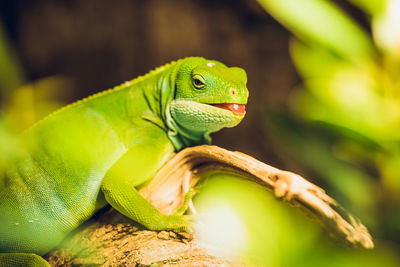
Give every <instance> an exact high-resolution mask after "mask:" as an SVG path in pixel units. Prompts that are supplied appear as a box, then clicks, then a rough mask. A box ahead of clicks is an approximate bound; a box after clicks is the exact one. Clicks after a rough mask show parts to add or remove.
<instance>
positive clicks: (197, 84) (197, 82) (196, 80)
mask: <svg viewBox="0 0 400 267" xmlns="http://www.w3.org/2000/svg"><path fill="white" fill-rule="evenodd" d="M193 85H194V87H196V88H202V87H203V86H204V82H203V79H202V78H201V77H200V76H197V75H196V76H195V77H193Z"/></svg>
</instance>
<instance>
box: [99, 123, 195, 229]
mask: <svg viewBox="0 0 400 267" xmlns="http://www.w3.org/2000/svg"><path fill="white" fill-rule="evenodd" d="M145 136H146V137H145V138H144V139H142V140H141V141H140V142H138V143H137V144H135V145H134V146H133V147H131V148H130V149H129V150H128V151H127V152H126V153H125V154H124V155H123V156H122V157H121V158H120V159H119V160H118V161H117V162H116V163H115V164H114V165H113V166H112V167H111V169H110V170H108V172H107V174H106V175H105V177H104V179H103V182H102V185H101V190H102V191H103V193H104V196H105V198H106V201H107V202H108V203H109V204H111V206H112V207H114V208H115V209H116V210H118V211H119V212H120V213H122V214H124V215H125V216H127V217H129V218H131V219H132V220H134V221H136V222H138V223H140V224H142V225H144V226H146V227H147V228H149V229H151V230H173V231H177V232H182V231H186V232H190V230H191V229H190V222H189V216H187V215H182V214H178V213H174V214H172V215H164V214H161V213H160V212H159V211H158V210H157V209H156V208H155V207H154V206H153V205H152V204H151V203H149V202H148V201H147V200H146V199H145V198H144V197H143V196H142V195H140V194H139V192H138V191H137V190H136V188H135V186H139V185H141V184H143V183H144V182H146V181H148V180H149V179H151V178H153V176H154V175H155V173H156V172H157V170H158V169H159V168H160V167H161V166H162V165H163V164H164V163H165V161H166V160H167V159H168V158H169V156H170V155H171V154H172V153H173V152H174V147H173V146H172V144H171V143H170V141H169V140H168V138H167V136H166V135H165V133H164V132H163V131H162V130H161V129H160V128H153V129H152V132H151V133H148V134H147V135H145Z"/></svg>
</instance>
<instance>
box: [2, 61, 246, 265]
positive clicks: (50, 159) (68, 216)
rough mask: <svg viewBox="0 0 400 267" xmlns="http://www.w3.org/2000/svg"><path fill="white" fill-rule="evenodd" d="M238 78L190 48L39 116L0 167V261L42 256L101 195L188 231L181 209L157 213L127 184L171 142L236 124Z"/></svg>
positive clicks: (152, 223) (242, 85) (26, 261)
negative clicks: (192, 54)
mask: <svg viewBox="0 0 400 267" xmlns="http://www.w3.org/2000/svg"><path fill="white" fill-rule="evenodd" d="M246 83H247V77H246V73H245V71H244V70H243V69H241V68H237V67H231V68H228V67H227V66H225V65H224V64H222V63H220V62H218V61H214V60H206V59H204V58H200V57H190V58H185V59H181V60H178V61H176V62H172V63H170V64H167V65H165V66H162V67H159V68H157V69H155V70H153V71H151V72H150V73H148V74H146V75H144V76H141V77H139V78H136V79H134V80H132V81H129V82H126V83H124V84H122V85H120V86H117V87H115V88H113V89H110V90H107V91H104V92H101V93H98V94H95V95H93V96H90V97H88V98H86V99H83V100H81V101H78V102H76V103H74V104H71V105H69V106H67V107H65V108H62V109H61V110H59V111H57V112H55V113H53V114H51V115H49V116H48V117H47V118H45V119H43V120H41V121H39V122H38V123H37V124H36V125H34V126H33V127H32V128H30V129H29V130H27V131H26V132H25V133H24V134H22V136H21V138H20V139H21V140H20V144H21V147H22V148H23V149H22V152H21V153H19V154H18V156H17V157H16V158H15V159H14V160H13V163H12V164H10V166H9V167H8V169H7V171H6V173H5V174H2V176H0V178H1V180H0V265H1V266H13V265H18V266H27V265H31V266H48V263H47V262H46V261H45V260H44V259H43V258H41V257H40V256H39V255H44V254H45V253H47V252H48V251H49V250H50V249H52V248H54V247H55V246H56V245H57V244H58V243H60V241H61V240H62V239H63V238H65V236H66V235H67V234H68V233H69V232H71V231H72V230H74V229H75V228H77V227H78V226H79V225H80V224H82V223H83V222H84V221H86V220H88V219H89V218H90V217H91V216H92V215H93V214H94V213H95V212H96V211H97V210H98V209H100V208H102V207H104V206H105V205H107V203H108V204H110V205H111V206H112V207H114V208H115V209H116V210H118V211H119V212H120V213H122V214H124V215H125V216H127V217H129V218H131V219H133V220H135V221H137V222H139V223H141V224H142V225H144V226H146V227H147V228H149V229H153V230H174V231H190V220H189V219H188V217H187V215H182V214H172V215H163V214H161V213H160V212H159V211H158V210H156V209H155V208H154V207H153V206H152V205H151V204H150V203H149V202H147V201H146V200H145V199H144V198H143V197H142V196H141V195H140V194H139V193H138V192H137V190H136V189H135V188H137V187H139V186H141V185H143V183H145V182H147V181H149V180H150V179H151V178H152V177H153V176H154V174H155V173H156V172H157V170H158V169H159V168H160V167H161V166H162V165H163V164H164V163H165V162H166V160H167V159H168V157H169V156H170V155H171V154H172V153H173V152H174V151H177V150H180V149H182V148H184V147H187V146H193V145H198V144H207V143H210V141H211V139H210V137H209V134H210V133H211V132H215V131H218V130H220V129H221V128H223V127H233V126H235V125H237V124H238V123H239V122H240V121H241V120H242V119H243V117H244V115H245V104H246V103H247V98H248V91H247V88H246Z"/></svg>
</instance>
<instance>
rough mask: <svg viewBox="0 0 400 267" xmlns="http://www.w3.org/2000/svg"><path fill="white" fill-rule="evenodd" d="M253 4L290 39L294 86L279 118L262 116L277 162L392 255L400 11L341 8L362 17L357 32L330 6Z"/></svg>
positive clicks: (321, 1)
mask: <svg viewBox="0 0 400 267" xmlns="http://www.w3.org/2000/svg"><path fill="white" fill-rule="evenodd" d="M258 1H259V3H260V4H261V5H262V6H263V7H264V8H265V10H266V11H267V12H268V13H269V14H271V15H272V16H273V17H274V18H275V19H276V20H278V21H279V22H280V23H282V24H283V25H284V26H285V27H286V28H287V29H288V30H290V31H291V32H292V33H293V35H294V37H293V38H292V40H291V41H290V53H291V56H292V59H293V62H294V64H295V67H296V69H297V71H298V73H299V75H300V77H301V78H302V84H301V85H300V86H299V87H298V88H295V89H294V90H293V94H292V95H291V97H290V99H289V101H288V107H289V108H288V110H286V111H285V110H283V108H281V107H280V108H279V107H273V108H270V109H269V110H268V111H267V112H266V118H267V119H266V122H265V132H266V134H267V135H268V138H269V139H270V140H273V144H274V145H275V146H276V147H275V150H276V153H277V154H278V156H279V157H280V158H281V159H282V160H283V161H285V162H286V164H287V166H290V167H293V169H292V170H297V171H300V172H302V173H303V174H307V175H309V177H312V178H313V179H314V182H316V183H317V184H320V185H322V186H323V187H324V188H325V189H327V191H328V193H329V194H331V195H333V196H334V197H335V198H336V199H338V200H339V202H341V203H342V204H344V206H345V207H347V208H349V209H350V210H351V211H352V212H353V213H355V214H357V215H358V216H359V217H361V219H362V221H364V222H365V223H366V224H367V226H368V227H369V228H370V230H371V232H372V235H373V236H374V238H375V240H376V242H377V244H378V245H377V249H378V250H386V251H390V250H397V251H398V250H399V249H400V247H399V242H400V216H399V214H400V174H399V166H400V94H399V92H400V16H399V14H400V1H399V0H383V1H382V0H365V1H359V0H351V1H349V2H350V3H351V4H354V5H355V6H356V7H358V8H360V10H361V11H363V12H365V14H364V16H365V20H366V21H368V23H369V27H368V28H366V29H365V28H363V27H362V26H360V25H359V24H358V23H357V22H356V21H355V19H354V18H352V17H351V16H349V15H348V14H346V13H345V12H344V11H343V10H342V9H341V8H339V7H338V6H337V5H335V4H334V3H333V2H332V1H328V0H299V1H292V0H258ZM266 75H268V74H266ZM366 255H368V254H366ZM378 259H379V258H378ZM359 260H360V262H367V263H369V265H368V266H378V265H379V266H380V264H379V260H377V261H376V262H375V263H376V264H377V265H374V264H373V261H368V260H365V259H364V258H362V257H361V258H359ZM382 260H383V258H382ZM395 263H397V265H400V261H399V260H398V259H397V261H396V262H395ZM326 264H327V262H324V264H323V265H324V266H325V265H326ZM393 264H394V263H393ZM317 265H321V263H319V264H317ZM339 265H340V266H342V264H339ZM395 265H396V264H395ZM395 265H391V266H395ZM333 266H336V265H333Z"/></svg>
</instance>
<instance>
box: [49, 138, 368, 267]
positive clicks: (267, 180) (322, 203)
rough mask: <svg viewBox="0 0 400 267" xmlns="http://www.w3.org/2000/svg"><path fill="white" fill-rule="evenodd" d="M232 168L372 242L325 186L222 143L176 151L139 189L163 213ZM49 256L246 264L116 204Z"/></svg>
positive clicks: (129, 262)
mask: <svg viewBox="0 0 400 267" xmlns="http://www.w3.org/2000/svg"><path fill="white" fill-rule="evenodd" d="M221 172H223V173H232V174H236V175H239V176H240V177H243V178H244V179H249V180H252V181H254V182H257V183H259V184H261V185H263V186H265V187H266V188H267V189H268V190H271V191H272V192H273V193H274V195H275V196H276V197H278V198H280V199H282V200H284V201H287V202H289V203H290V204H292V205H294V206H296V207H300V208H301V209H302V210H303V211H305V212H307V213H308V214H310V215H311V216H313V217H314V218H316V219H317V220H318V221H319V222H320V223H321V224H322V225H323V226H324V227H325V229H326V230H327V231H328V232H329V233H330V234H331V236H333V237H334V238H336V239H338V240H341V241H344V242H345V243H347V244H349V245H351V246H354V247H364V248H373V246H374V245H373V242H372V238H371V236H370V234H369V233H368V230H367V228H366V227H365V226H364V225H362V224H361V223H360V222H359V220H357V219H356V218H355V217H353V216H352V215H351V214H349V213H348V212H347V211H345V210H344V209H343V208H342V207H341V206H340V205H339V204H338V203H337V202H336V201H335V200H334V199H332V198H331V197H329V196H328V195H327V194H326V193H325V191H324V190H322V189H321V188H319V187H318V186H316V185H314V184H312V183H310V182H308V181H307V180H306V179H304V178H302V177H301V176H299V175H297V174H294V173H291V172H287V171H282V170H279V169H277V168H274V167H271V166H269V165H267V164H264V163H262V162H260V161H258V160H256V159H254V158H252V157H250V156H248V155H245V154H243V153H240V152H232V151H228V150H225V149H222V148H220V147H217V146H197V147H191V148H186V149H184V150H182V151H180V152H179V153H177V154H174V155H173V156H172V157H171V158H170V159H169V161H168V162H167V163H166V164H165V165H164V166H163V167H162V168H161V169H160V170H159V172H158V173H157V174H156V176H155V177H154V178H153V180H152V181H151V182H150V183H149V184H147V185H146V186H144V187H143V188H141V189H140V191H139V192H140V193H141V194H142V195H143V196H144V197H145V198H146V199H147V200H148V201H150V202H151V203H152V204H153V205H154V206H155V207H156V208H157V209H158V210H160V211H161V212H162V213H165V214H169V213H171V212H172V211H174V210H175V209H177V208H179V207H180V206H181V205H182V203H183V200H184V196H185V193H186V192H187V190H189V188H192V187H194V186H195V185H196V184H197V183H198V182H200V181H201V179H202V178H205V177H207V176H209V175H210V174H212V173H221ZM46 259H47V260H48V261H49V262H50V264H51V265H52V266H81V265H83V266H86V265H89V266H150V265H151V264H156V265H157V266H159V265H162V266H170V265H175V266H176V265H180V266H215V265H228V266H245V265H242V264H240V263H235V262H231V261H230V259H223V258H218V257H216V256H215V255H210V254H209V252H208V251H206V250H205V249H203V248H202V247H201V246H199V245H198V243H197V242H196V240H192V241H190V240H189V239H187V238H186V237H185V236H180V235H179V234H175V233H173V232H166V231H162V232H159V233H157V232H154V231H148V230H146V229H145V228H143V227H142V226H140V225H137V224H135V223H134V222H132V221H131V220H129V219H128V218H126V217H124V216H123V215H121V214H119V213H118V212H116V211H115V210H111V211H107V212H105V213H104V214H102V215H101V216H100V217H98V218H95V220H92V221H90V222H89V223H88V224H87V225H86V226H83V227H82V228H81V229H79V230H78V231H77V232H76V233H74V234H73V235H72V236H71V237H69V238H68V239H67V240H66V241H65V242H63V244H62V245H61V247H60V248H58V249H57V250H54V251H52V252H50V253H49V254H48V255H47V256H46Z"/></svg>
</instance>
